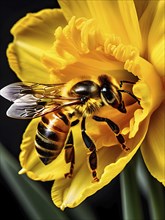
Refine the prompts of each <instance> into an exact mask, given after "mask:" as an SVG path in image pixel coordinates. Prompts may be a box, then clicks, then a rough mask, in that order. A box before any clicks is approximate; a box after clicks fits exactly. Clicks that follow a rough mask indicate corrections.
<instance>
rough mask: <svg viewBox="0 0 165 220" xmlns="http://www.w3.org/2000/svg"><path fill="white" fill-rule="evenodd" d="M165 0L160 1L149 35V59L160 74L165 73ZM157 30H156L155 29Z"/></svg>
mask: <svg viewBox="0 0 165 220" xmlns="http://www.w3.org/2000/svg"><path fill="white" fill-rule="evenodd" d="M164 9H165V1H159V4H158V5H157V10H156V14H155V16H154V19H153V22H152V24H151V27H150V31H149V35H148V55H149V56H148V60H149V61H150V62H151V63H152V64H153V65H154V67H155V68H156V70H157V71H158V73H159V74H160V75H165V73H164V67H165V62H164V60H165V50H164V48H165V14H164ZM155 30H156V31H155Z"/></svg>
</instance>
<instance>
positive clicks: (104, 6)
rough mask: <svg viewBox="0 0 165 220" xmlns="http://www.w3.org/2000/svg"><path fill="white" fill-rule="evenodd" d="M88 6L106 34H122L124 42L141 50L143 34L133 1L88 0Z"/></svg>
mask: <svg viewBox="0 0 165 220" xmlns="http://www.w3.org/2000/svg"><path fill="white" fill-rule="evenodd" d="M87 3H88V7H89V9H90V12H91V14H92V17H93V18H95V19H96V20H97V22H98V24H99V25H100V28H101V30H102V32H103V33H104V34H115V35H117V36H120V37H121V39H122V42H123V43H124V44H131V45H133V46H135V47H137V48H138V49H139V50H140V51H141V34H140V28H139V23H138V17H137V13H136V8H135V5H134V2H133V1H120V0H117V1H87Z"/></svg>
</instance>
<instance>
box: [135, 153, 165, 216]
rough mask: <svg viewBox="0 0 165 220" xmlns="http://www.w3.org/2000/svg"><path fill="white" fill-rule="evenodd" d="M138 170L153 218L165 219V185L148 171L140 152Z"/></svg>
mask: <svg viewBox="0 0 165 220" xmlns="http://www.w3.org/2000/svg"><path fill="white" fill-rule="evenodd" d="M136 171H137V177H138V178H137V179H138V183H139V187H140V189H141V191H142V192H143V194H144V195H145V197H146V200H147V202H148V207H149V212H150V217H151V220H162V219H165V196H164V195H165V194H164V187H163V185H162V184H161V183H159V182H158V181H157V180H156V179H154V178H153V177H152V176H151V174H150V173H149V172H148V170H147V168H146V166H145V164H144V161H143V159H142V156H141V154H140V153H139V155H138V160H137V170H136Z"/></svg>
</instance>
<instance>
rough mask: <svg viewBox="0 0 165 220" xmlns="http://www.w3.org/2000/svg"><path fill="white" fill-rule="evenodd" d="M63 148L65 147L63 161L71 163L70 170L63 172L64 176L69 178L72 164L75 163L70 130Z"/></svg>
mask: <svg viewBox="0 0 165 220" xmlns="http://www.w3.org/2000/svg"><path fill="white" fill-rule="evenodd" d="M64 149H65V162H66V163H71V165H70V171H69V173H65V178H66V177H69V178H71V177H72V175H73V170H74V164H75V153H74V146H73V134H72V131H70V133H69V137H68V140H67V142H66V145H65V147H64Z"/></svg>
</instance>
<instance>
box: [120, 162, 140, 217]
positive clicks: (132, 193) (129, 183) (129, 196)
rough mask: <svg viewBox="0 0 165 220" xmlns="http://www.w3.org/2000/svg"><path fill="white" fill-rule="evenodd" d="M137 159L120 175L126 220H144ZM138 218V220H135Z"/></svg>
mask: <svg viewBox="0 0 165 220" xmlns="http://www.w3.org/2000/svg"><path fill="white" fill-rule="evenodd" d="M135 159H136V158H134V159H133V160H132V161H130V162H129V164H127V166H126V167H125V168H124V170H123V172H122V173H121V174H120V181H121V201H122V210H123V219H124V220H133V219H136V220H143V219H144V218H143V211H142V205H141V200H140V192H139V189H138V182H137V179H136V161H135ZM135 216H136V218H135Z"/></svg>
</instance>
